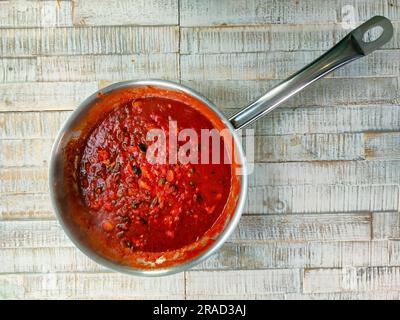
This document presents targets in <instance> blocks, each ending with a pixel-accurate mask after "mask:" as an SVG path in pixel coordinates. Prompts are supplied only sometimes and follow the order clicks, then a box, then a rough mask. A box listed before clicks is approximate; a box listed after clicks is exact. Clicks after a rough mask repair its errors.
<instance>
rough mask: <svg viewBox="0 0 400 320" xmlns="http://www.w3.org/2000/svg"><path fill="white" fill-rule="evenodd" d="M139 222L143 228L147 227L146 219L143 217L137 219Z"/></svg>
mask: <svg viewBox="0 0 400 320" xmlns="http://www.w3.org/2000/svg"><path fill="white" fill-rule="evenodd" d="M139 219H140V222H141V223H143V224H144V225H145V226H147V219H145V218H143V217H139Z"/></svg>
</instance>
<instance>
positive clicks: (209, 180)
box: [79, 97, 231, 252]
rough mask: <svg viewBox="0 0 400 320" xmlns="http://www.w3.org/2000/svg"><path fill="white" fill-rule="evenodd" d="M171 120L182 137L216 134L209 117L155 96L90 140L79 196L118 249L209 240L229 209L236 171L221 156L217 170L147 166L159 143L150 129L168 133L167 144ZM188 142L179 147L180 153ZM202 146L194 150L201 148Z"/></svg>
mask: <svg viewBox="0 0 400 320" xmlns="http://www.w3.org/2000/svg"><path fill="white" fill-rule="evenodd" d="M170 121H176V124H177V132H181V130H183V129H186V128H190V129H192V130H194V131H195V132H196V133H197V136H198V137H199V139H198V140H200V137H201V130H202V129H209V130H211V129H213V125H212V123H211V122H210V120H209V119H207V118H206V117H205V116H204V115H203V114H201V113H200V112H199V111H197V110H195V109H193V108H191V107H190V106H188V105H185V104H184V103H183V102H180V101H176V100H172V99H166V98H158V97H149V98H143V99H136V100H132V101H128V102H126V103H124V104H123V105H121V106H119V107H118V108H116V109H115V110H113V111H111V112H110V113H109V114H108V115H107V116H106V118H105V119H103V120H102V121H101V122H100V123H99V124H98V125H97V126H96V127H95V129H94V130H93V131H92V133H91V134H90V136H89V137H88V139H87V143H86V145H85V147H84V150H83V155H82V158H81V162H80V166H79V169H80V170H79V182H80V190H81V194H82V197H83V200H84V203H85V205H86V206H87V208H89V213H90V215H91V216H92V218H93V221H94V223H95V224H97V225H98V226H100V227H101V229H102V231H103V233H104V235H105V236H106V237H107V239H108V240H109V242H110V244H111V245H113V246H120V247H121V248H125V249H127V250H140V251H149V252H161V251H167V250H174V249H178V248H181V247H183V246H185V245H187V244H190V243H192V242H194V241H196V240H198V239H199V238H200V237H201V236H203V235H204V233H205V232H206V231H207V230H208V229H209V228H210V227H211V226H212V225H213V223H214V222H215V221H216V220H217V218H218V216H219V215H220V214H221V213H222V211H223V209H224V207H225V204H226V201H227V198H228V196H229V192H230V188H231V165H230V164H224V163H223V162H224V159H223V156H224V153H223V152H221V153H220V161H219V162H220V163H219V164H212V163H210V164H191V163H187V164H182V163H179V162H178V161H177V163H172V164H169V161H168V160H169V158H167V159H166V160H167V161H166V163H161V164H159V163H149V161H148V160H147V158H146V153H147V149H148V147H149V146H150V145H151V143H153V142H154V141H148V139H147V133H148V131H149V130H151V129H162V130H163V131H164V132H165V135H166V140H167V141H169V123H170ZM218 139H220V145H221V146H222V148H223V140H222V137H218ZM186 142H188V139H187V140H184V141H178V144H177V149H178V150H179V147H181V146H182V145H183V144H185V143H186ZM197 142H198V145H193V144H192V147H195V148H198V149H200V148H201V142H200V141H197ZM189 143H190V142H189ZM210 144H211V140H210ZM169 151H170V145H168V144H166V153H167V155H169V154H170V153H169ZM209 152H210V153H211V148H210V151H209ZM209 160H210V161H209V162H211V154H210V157H209ZM198 162H200V161H198Z"/></svg>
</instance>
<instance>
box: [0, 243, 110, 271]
mask: <svg viewBox="0 0 400 320" xmlns="http://www.w3.org/2000/svg"><path fill="white" fill-rule="evenodd" d="M0 257H1V261H2V263H1V266H0V274H1V273H51V272H57V273H60V272H104V271H107V270H108V269H105V268H104V267H102V266H100V265H99V264H97V263H95V262H94V261H93V260H91V259H89V258H88V257H86V256H85V255H84V254H83V253H82V252H80V251H79V250H78V249H77V248H75V247H52V248H17V249H12V248H7V249H1V250H0Z"/></svg>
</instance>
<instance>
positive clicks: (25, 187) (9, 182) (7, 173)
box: [0, 167, 49, 195]
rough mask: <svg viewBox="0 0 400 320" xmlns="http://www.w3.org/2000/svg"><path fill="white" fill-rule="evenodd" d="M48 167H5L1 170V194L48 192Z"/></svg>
mask: <svg viewBox="0 0 400 320" xmlns="http://www.w3.org/2000/svg"><path fill="white" fill-rule="evenodd" d="M47 171H48V169H47V168H45V167H26V168H18V167H17V168H5V169H1V170H0V182H1V183H0V195H4V194H21V193H47V192H48V191H49V187H48V172H47Z"/></svg>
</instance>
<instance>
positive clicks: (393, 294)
mask: <svg viewBox="0 0 400 320" xmlns="http://www.w3.org/2000/svg"><path fill="white" fill-rule="evenodd" d="M399 299H400V292H399V291H396V288H395V289H394V291H368V292H334V293H312V294H303V293H300V294H297V293H289V294H287V295H285V300H399Z"/></svg>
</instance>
